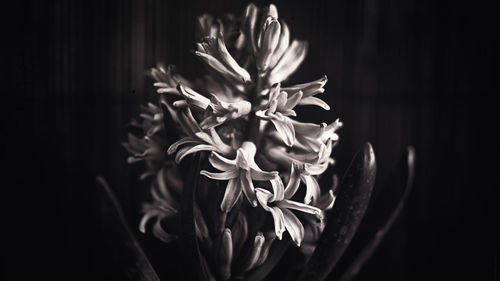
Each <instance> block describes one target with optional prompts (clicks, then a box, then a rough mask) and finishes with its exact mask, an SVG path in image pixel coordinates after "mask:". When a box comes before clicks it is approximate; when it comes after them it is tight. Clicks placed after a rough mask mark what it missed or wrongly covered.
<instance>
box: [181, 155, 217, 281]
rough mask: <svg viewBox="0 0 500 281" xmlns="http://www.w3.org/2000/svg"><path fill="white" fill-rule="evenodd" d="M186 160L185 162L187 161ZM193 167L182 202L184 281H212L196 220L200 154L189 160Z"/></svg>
mask: <svg viewBox="0 0 500 281" xmlns="http://www.w3.org/2000/svg"><path fill="white" fill-rule="evenodd" d="M186 160H187V159H185V160H184V161H186ZM189 160H190V161H189V162H190V163H192V164H191V167H190V169H189V176H188V177H187V181H186V184H185V185H184V190H183V191H182V201H181V224H182V226H181V227H182V233H181V239H182V244H183V256H184V261H185V270H184V274H183V276H182V280H210V278H209V277H208V274H207V272H206V270H207V268H206V267H205V265H204V263H203V261H202V258H203V257H202V256H201V255H202V254H201V252H200V248H199V245H198V239H197V237H196V227H195V219H194V202H195V198H196V190H197V189H198V185H199V178H200V165H201V157H200V153H195V155H194V157H192V158H191V159H189Z"/></svg>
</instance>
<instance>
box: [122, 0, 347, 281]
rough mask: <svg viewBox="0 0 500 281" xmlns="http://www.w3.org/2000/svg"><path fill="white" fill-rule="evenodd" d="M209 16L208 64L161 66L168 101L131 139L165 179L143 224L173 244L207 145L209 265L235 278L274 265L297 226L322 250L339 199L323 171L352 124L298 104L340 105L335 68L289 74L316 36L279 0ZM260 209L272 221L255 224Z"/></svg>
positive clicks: (203, 47)
mask: <svg viewBox="0 0 500 281" xmlns="http://www.w3.org/2000/svg"><path fill="white" fill-rule="evenodd" d="M198 20H199V31H198V32H199V35H200V38H199V39H200V40H201V42H199V43H197V44H196V50H195V52H194V54H195V55H196V56H197V57H199V59H200V60H201V61H202V62H203V63H204V64H205V65H206V66H207V70H208V71H207V74H206V75H205V76H203V77H201V78H199V79H197V80H196V81H194V82H192V81H189V80H188V79H185V78H183V77H182V76H180V75H179V74H178V73H177V72H176V69H175V67H174V66H171V65H170V66H167V67H165V66H163V65H158V66H157V67H156V68H153V69H152V70H151V76H152V77H153V78H154V79H155V80H156V82H155V83H154V86H155V87H157V92H158V93H159V94H160V95H159V98H158V100H159V102H158V104H156V105H155V104H148V106H145V107H143V108H142V114H141V115H140V119H139V120H138V121H133V122H132V125H133V126H134V127H135V128H136V129H137V130H138V131H139V132H138V133H137V134H130V135H129V138H128V142H127V143H124V146H125V148H126V149H127V150H128V151H129V152H130V154H131V155H130V157H129V159H128V161H129V162H136V161H145V162H146V163H147V167H148V169H147V171H146V172H145V173H144V174H142V175H141V178H148V177H151V178H152V179H153V180H152V188H151V195H152V203H148V204H145V205H144V207H143V211H144V216H143V219H142V221H141V223H140V230H141V231H142V232H146V231H147V230H148V229H151V231H152V233H153V234H154V235H155V236H156V237H158V238H159V239H161V240H162V241H165V242H169V241H173V240H175V239H176V238H177V237H178V235H179V226H178V218H179V214H180V197H181V195H182V190H183V185H184V184H185V182H186V180H185V178H183V176H182V174H183V173H182V171H180V169H179V166H178V165H179V163H181V162H182V161H187V159H186V160H183V159H184V158H185V157H186V156H187V155H190V154H193V153H196V152H205V153H207V155H208V162H209V163H210V165H208V163H207V167H206V169H204V170H201V171H200V174H201V175H203V176H204V177H206V180H205V181H206V182H207V185H206V186H205V187H204V188H205V190H204V191H200V195H199V200H197V202H195V203H194V215H195V226H196V232H197V237H198V239H199V241H200V244H201V248H202V249H206V250H207V251H206V252H205V255H206V256H207V257H206V259H207V260H208V263H215V264H217V265H216V268H218V269H217V273H216V274H217V275H218V276H220V277H221V278H222V279H228V278H229V277H230V276H236V275H238V274H239V275H244V274H245V273H246V272H248V271H249V270H251V269H253V268H255V267H258V266H259V265H261V264H262V263H264V262H265V260H266V258H267V255H268V252H269V248H270V246H271V245H272V243H273V242H274V241H275V240H276V238H277V239H278V240H281V239H282V238H283V235H284V234H285V233H288V235H289V236H290V237H291V239H292V241H293V242H294V243H295V244H296V245H297V246H299V247H300V249H301V250H302V251H303V252H304V253H306V254H307V253H311V252H312V250H313V249H314V246H315V243H316V242H317V239H318V237H319V235H320V233H321V231H322V229H323V227H324V222H323V219H324V212H325V211H326V210H328V209H330V208H332V206H333V203H334V201H335V196H334V189H335V186H336V178H334V181H333V182H334V183H333V184H332V187H331V188H328V189H327V190H322V189H321V188H320V185H319V184H318V176H319V175H321V174H322V173H323V172H324V171H325V170H326V169H327V168H328V167H329V166H330V165H332V164H333V159H332V158H331V154H332V149H333V147H334V146H335V144H336V142H337V140H338V135H337V133H336V131H337V129H339V128H340V127H341V126H342V123H341V122H340V121H339V120H336V121H334V122H332V123H331V124H326V123H321V124H313V123H304V122H300V121H298V120H296V112H295V111H294V108H295V107H296V106H300V105H313V106H319V107H321V108H322V109H324V110H329V109H330V107H329V106H328V105H327V104H326V103H325V102H324V101H322V100H321V99H319V98H317V97H316V95H317V94H320V93H323V92H324V90H325V89H324V86H325V84H326V82H327V78H326V76H323V77H321V78H319V79H318V80H316V81H312V82H309V83H303V84H298V85H287V84H286V80H287V78H288V77H289V76H290V75H291V74H292V73H293V72H295V70H296V69H297V68H298V66H299V65H300V64H301V63H302V61H303V60H304V58H305V55H306V52H307V47H308V45H307V42H304V41H299V40H291V39H290V31H289V29H288V26H287V24H286V23H285V22H284V21H283V20H281V19H278V11H277V9H276V7H275V6H274V5H269V6H268V7H266V8H264V9H259V8H257V7H256V6H255V5H253V4H250V5H248V6H247V7H246V9H245V11H244V13H243V15H242V16H241V17H236V16H227V17H226V18H225V19H224V20H215V19H214V18H213V17H212V16H210V15H202V16H201V17H199V19H198ZM162 108H163V110H162ZM165 115H169V116H170V117H168V118H171V120H173V121H174V122H173V123H174V124H175V125H176V127H177V129H178V130H179V132H180V139H174V141H173V142H171V141H170V140H171V139H172V138H173V137H172V135H173V132H171V131H167V130H166V129H165V122H164V119H166V118H167V116H165ZM137 135H139V136H137ZM174 155H175V157H173V156H174ZM188 176H191V177H192V176H193V175H188ZM224 188H225V189H224ZM217 189H218V190H223V195H222V194H221V195H222V196H220V197H219V198H220V200H219V201H218V202H217V203H216V204H217V206H218V210H217V211H218V213H217V215H216V217H217V218H216V219H213V218H212V217H213V215H212V214H211V213H210V211H209V210H208V207H207V206H208V205H210V203H207V202H205V201H210V199H209V198H200V197H203V196H205V195H206V194H211V193H215V192H216V190H217ZM206 196H210V195H206ZM210 198H214V197H210ZM255 210H261V211H262V213H263V214H267V215H265V216H264V218H265V219H267V220H268V221H269V222H272V223H270V224H268V225H266V224H262V223H260V224H258V225H259V226H258V227H257V226H255V225H253V224H254V217H252V214H251V213H252V212H255ZM220 218H223V219H222V220H220ZM226 218H227V220H226ZM214 220H219V224H218V223H214V222H213V221H214ZM216 226H218V227H216ZM249 245H250V246H249ZM245 247H247V248H248V249H244V248H245Z"/></svg>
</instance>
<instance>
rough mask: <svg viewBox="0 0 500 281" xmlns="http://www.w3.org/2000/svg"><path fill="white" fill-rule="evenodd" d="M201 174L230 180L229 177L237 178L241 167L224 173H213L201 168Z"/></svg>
mask: <svg viewBox="0 0 500 281" xmlns="http://www.w3.org/2000/svg"><path fill="white" fill-rule="evenodd" d="M200 174H201V175H204V176H205V177H208V178H211V179H214V180H229V179H234V178H237V177H238V175H239V169H231V170H227V171H224V172H222V173H212V172H209V171H206V170H201V171H200Z"/></svg>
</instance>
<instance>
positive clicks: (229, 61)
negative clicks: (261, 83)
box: [217, 33, 252, 83]
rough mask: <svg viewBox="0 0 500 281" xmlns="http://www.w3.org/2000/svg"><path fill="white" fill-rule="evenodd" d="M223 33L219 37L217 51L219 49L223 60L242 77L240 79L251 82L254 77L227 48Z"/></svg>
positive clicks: (232, 70)
mask: <svg viewBox="0 0 500 281" xmlns="http://www.w3.org/2000/svg"><path fill="white" fill-rule="evenodd" d="M222 38H224V37H223V35H222V34H221V33H220V34H219V36H218V37H217V51H219V55H220V57H221V59H222V62H223V63H224V64H225V65H226V67H227V68H228V69H229V70H230V71H231V72H233V73H235V74H237V75H238V76H239V77H240V80H241V81H243V82H245V83H246V82H250V81H252V78H251V77H250V74H249V73H248V71H246V69H244V68H242V67H241V66H240V65H239V64H238V63H237V62H236V61H235V60H234V58H233V57H232V56H231V54H229V51H228V50H227V48H226V44H224V41H223V40H222Z"/></svg>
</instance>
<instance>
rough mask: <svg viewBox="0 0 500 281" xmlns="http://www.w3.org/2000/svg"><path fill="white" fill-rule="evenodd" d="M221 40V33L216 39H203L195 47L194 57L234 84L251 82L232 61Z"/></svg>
mask: <svg viewBox="0 0 500 281" xmlns="http://www.w3.org/2000/svg"><path fill="white" fill-rule="evenodd" d="M223 39H224V36H223V35H222V33H221V32H219V34H218V36H217V37H212V36H209V37H204V38H203V40H202V42H201V43H198V44H197V45H196V48H197V50H196V51H195V55H196V56H198V57H199V58H201V59H202V60H203V61H204V62H205V63H206V64H207V65H208V66H210V67H211V68H212V69H214V70H215V71H216V72H217V73H219V74H221V75H222V76H223V77H224V78H228V79H232V80H233V82H235V83H248V82H251V81H252V80H251V78H250V74H249V73H248V71H247V70H246V69H244V68H242V67H241V66H239V65H238V63H237V62H236V61H235V60H234V58H233V57H232V56H231V54H230V53H229V51H228V50H227V48H226V44H225V43H224V40H223Z"/></svg>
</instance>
